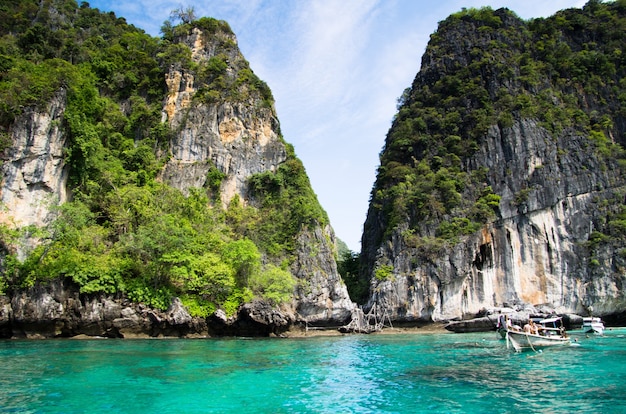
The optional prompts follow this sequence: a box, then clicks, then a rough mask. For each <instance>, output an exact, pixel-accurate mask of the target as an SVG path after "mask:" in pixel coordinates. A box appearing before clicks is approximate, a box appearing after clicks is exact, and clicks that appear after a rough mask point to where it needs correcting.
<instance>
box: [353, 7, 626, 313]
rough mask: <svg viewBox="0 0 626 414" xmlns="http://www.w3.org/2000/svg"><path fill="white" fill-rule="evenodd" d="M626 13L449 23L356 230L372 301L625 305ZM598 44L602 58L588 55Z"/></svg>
mask: <svg viewBox="0 0 626 414" xmlns="http://www.w3.org/2000/svg"><path fill="white" fill-rule="evenodd" d="M625 17H626V16H625V10H624V7H623V6H619V5H617V4H612V5H599V4H597V3H593V4H592V2H590V3H589V4H588V5H587V6H585V8H584V9H582V10H566V11H563V12H560V13H558V14H557V15H556V16H554V17H551V18H549V19H545V20H544V19H539V20H534V21H530V22H524V21H522V20H521V19H519V18H518V17H517V16H515V15H514V14H513V13H512V12H510V11H508V10H504V9H500V10H497V11H493V10H491V9H488V8H486V9H480V10H475V9H472V10H464V11H463V12H459V13H457V14H455V15H453V16H451V17H450V18H448V19H447V20H446V21H444V22H442V23H441V24H440V27H439V29H438V31H437V32H436V33H435V34H433V35H432V36H431V41H430V43H429V45H428V48H427V50H426V54H425V55H424V57H423V60H422V68H421V70H420V72H419V73H418V75H417V77H416V78H415V81H414V83H413V85H412V87H411V88H410V89H407V91H406V92H405V95H403V105H402V107H400V110H399V113H398V115H397V117H396V119H395V120H394V124H393V126H392V128H391V129H390V131H389V134H388V136H387V141H386V144H385V148H384V150H383V152H382V154H381V167H380V168H379V170H378V176H377V182H376V184H375V186H374V189H373V191H372V201H371V205H370V209H369V212H368V216H367V220H366V222H365V231H364V235H363V239H362V245H363V251H362V268H363V269H364V270H363V273H364V277H365V278H366V279H367V280H368V281H369V297H368V306H372V305H373V304H378V305H380V306H382V308H383V309H386V310H387V312H388V313H389V314H390V315H391V316H392V319H395V320H398V321H431V320H434V321H437V320H448V319H456V318H464V317H470V316H474V315H476V314H477V313H478V312H479V311H481V310H482V309H485V308H493V307H502V306H517V307H524V306H527V305H544V306H546V307H548V308H551V309H556V310H557V311H559V312H562V313H566V312H575V313H579V314H587V313H588V312H590V311H593V312H594V313H596V314H599V315H605V316H606V317H610V316H615V315H619V314H622V313H623V312H624V311H625V310H626V295H625V293H624V291H623V289H622V286H623V285H624V282H626V274H625V272H624V269H625V265H626V261H625V260H624V257H623V254H622V253H623V251H624V250H623V249H624V247H626V240H625V238H624V235H623V232H622V231H621V230H620V226H621V224H620V223H621V219H622V214H623V211H624V194H626V179H625V175H624V170H623V157H624V155H623V153H624V151H623V145H624V144H625V143H626V135H625V133H626V118H625V116H624V109H623V108H624V106H623V105H624V102H623V99H621V98H619V96H623V94H624V89H623V86H624V85H623V77H624V75H625V72H624V66H623V63H624V62H623V59H622V58H621V57H620V56H621V54H619V53H618V54H617V55H615V53H617V52H616V49H615V47H618V48H621V46H618V45H619V42H623V41H624V40H626V39H624V34H623V30H622V29H620V28H623V27H624V22H625ZM574 22H575V23H574ZM611 27H613V28H615V31H613V30H612V29H611ZM613 36H615V37H613ZM616 39H621V40H616ZM614 40H615V41H616V42H617V43H614V42H613V41H614ZM591 44H593V45H594V46H595V49H594V50H595V52H594V53H597V55H594V59H597V60H595V61H594V62H595V63H597V62H599V61H600V59H605V60H603V62H604V63H605V64H606V65H607V66H604V64H602V65H601V64H597V65H595V64H591V63H590V62H587V63H585V62H584V58H585V57H589V53H590V52H589V51H590V50H591V49H589V48H590V46H591ZM620 79H622V82H621V84H620ZM620 85H621V86H620ZM602 120H604V121H605V122H604V124H603V123H602Z"/></svg>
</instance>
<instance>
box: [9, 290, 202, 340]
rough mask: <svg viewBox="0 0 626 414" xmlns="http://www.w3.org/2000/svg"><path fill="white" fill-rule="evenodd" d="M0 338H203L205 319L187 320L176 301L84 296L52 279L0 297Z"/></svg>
mask: <svg viewBox="0 0 626 414" xmlns="http://www.w3.org/2000/svg"><path fill="white" fill-rule="evenodd" d="M0 303H2V304H3V308H2V310H3V311H2V312H0V335H1V336H2V337H3V338H11V337H16V338H55V337H72V336H77V335H86V336H97V337H107V338H133V337H160V336H170V337H172V336H173V337H189V336H206V335H207V333H208V331H207V325H206V321H205V320H203V319H199V318H192V317H191V316H190V315H189V313H188V312H187V311H186V310H185V309H184V307H183V306H182V304H181V303H180V301H179V300H178V299H175V300H174V301H173V302H172V305H171V306H170V308H169V309H167V311H165V312H162V311H158V310H154V309H150V308H147V307H146V306H143V305H141V304H136V303H131V302H129V301H127V300H123V299H120V298H114V297H110V296H105V295H94V296H85V295H80V294H79V293H78V289H77V288H76V287H73V286H72V285H71V284H68V283H67V282H65V283H62V282H54V283H52V284H51V285H49V286H46V287H35V288H32V289H29V290H25V291H22V292H19V293H17V294H15V295H14V296H13V297H12V298H11V301H10V303H9V302H8V298H7V297H6V296H4V297H3V302H0Z"/></svg>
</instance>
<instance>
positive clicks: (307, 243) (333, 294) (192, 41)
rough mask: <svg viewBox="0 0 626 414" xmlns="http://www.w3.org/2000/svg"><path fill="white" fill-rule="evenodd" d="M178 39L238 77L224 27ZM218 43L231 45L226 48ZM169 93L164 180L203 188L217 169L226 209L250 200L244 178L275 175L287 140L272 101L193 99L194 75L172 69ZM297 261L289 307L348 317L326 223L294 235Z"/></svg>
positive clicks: (319, 319)
mask: <svg viewBox="0 0 626 414" xmlns="http://www.w3.org/2000/svg"><path fill="white" fill-rule="evenodd" d="M178 41H179V42H180V43H182V44H184V45H186V46H187V47H189V48H190V49H191V50H192V59H193V60H194V61H196V62H207V61H209V60H210V59H211V58H214V57H215V56H216V55H217V54H222V55H223V54H224V53H225V54H226V55H227V59H225V60H227V62H228V67H227V69H226V70H225V71H226V73H227V76H233V77H235V76H237V71H238V70H240V68H241V67H244V66H245V64H244V63H243V62H244V59H243V56H241V54H240V53H239V50H238V49H237V48H236V47H235V46H233V45H236V38H235V36H234V35H233V34H229V33H227V32H218V33H215V34H212V35H211V36H207V35H206V34H205V33H203V32H202V31H201V30H199V29H197V28H196V29H194V30H193V31H192V32H191V33H190V34H189V35H187V36H183V37H181V38H180V39H178ZM223 44H228V45H230V46H229V47H226V48H224V47H223V46H220V45H223ZM167 84H168V89H169V92H168V98H167V101H166V103H165V106H164V109H163V117H164V120H165V121H167V122H168V123H169V125H170V128H171V129H172V130H173V131H176V132H175V134H174V137H173V138H172V140H171V143H170V152H171V154H172V156H171V157H170V159H169V161H168V163H167V165H166V166H165V169H164V171H163V173H162V178H163V180H165V181H166V182H168V183H169V184H171V185H172V186H174V187H176V188H179V189H181V190H183V191H186V190H187V189H189V188H192V187H196V188H197V187H205V186H207V175H208V173H209V171H210V170H212V169H216V170H217V171H219V172H220V173H222V174H223V177H224V178H223V179H222V181H221V183H220V188H219V194H220V200H221V202H222V204H223V206H224V207H227V206H228V205H229V203H230V201H231V200H232V199H233V197H235V196H237V197H238V199H239V200H241V201H242V202H243V203H244V204H248V203H249V202H250V194H249V188H248V179H249V178H250V177H251V176H252V175H254V174H259V173H263V172H275V171H276V170H277V168H278V167H279V166H280V164H282V163H284V162H285V161H286V160H287V151H286V147H285V146H286V144H285V142H284V141H283V139H282V137H281V134H280V124H279V122H278V119H277V117H276V114H275V109H274V107H273V106H267V102H265V103H264V102H262V100H263V97H262V96H260V95H258V94H254V93H249V92H250V91H247V90H246V91H243V92H241V93H240V95H243V96H247V98H245V99H244V100H243V101H241V100H220V101H217V102H211V101H203V100H201V99H194V96H195V95H196V94H198V93H199V92H198V90H199V86H198V84H197V80H196V79H195V78H194V75H193V74H192V73H190V72H189V71H186V70H185V69H184V68H181V67H178V66H173V67H171V68H170V72H169V74H168V75H167ZM296 240H297V242H296V245H297V248H296V252H295V256H296V259H295V260H294V264H293V265H292V267H291V270H292V273H293V275H294V276H295V277H296V278H297V279H298V287H297V289H296V292H295V293H296V297H295V300H294V302H293V306H294V307H295V309H296V313H297V315H298V317H299V318H301V319H303V320H304V321H306V322H307V323H311V324H320V325H340V324H342V323H344V322H345V321H346V320H348V319H349V318H350V315H351V312H352V310H353V309H354V304H353V303H352V301H351V300H350V297H349V295H348V291H347V288H346V286H345V285H344V284H343V282H342V280H341V277H340V276H339V273H338V272H337V265H336V261H335V235H334V232H333V229H332V228H331V227H330V226H325V227H322V226H320V225H317V226H314V227H312V228H303V229H302V230H301V233H300V234H299V235H297V236H296Z"/></svg>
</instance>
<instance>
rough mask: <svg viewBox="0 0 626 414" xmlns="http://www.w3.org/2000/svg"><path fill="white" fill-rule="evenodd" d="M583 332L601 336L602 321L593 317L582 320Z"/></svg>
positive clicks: (602, 331) (602, 329) (602, 330)
mask: <svg viewBox="0 0 626 414" xmlns="http://www.w3.org/2000/svg"><path fill="white" fill-rule="evenodd" d="M583 332H584V333H594V334H597V335H602V334H603V333H604V323H603V322H602V319H600V318H597V317H593V316H589V317H585V318H583Z"/></svg>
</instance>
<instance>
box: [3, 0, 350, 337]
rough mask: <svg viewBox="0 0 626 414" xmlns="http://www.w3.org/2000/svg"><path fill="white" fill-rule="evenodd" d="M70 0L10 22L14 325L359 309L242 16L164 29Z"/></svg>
mask: <svg viewBox="0 0 626 414" xmlns="http://www.w3.org/2000/svg"><path fill="white" fill-rule="evenodd" d="M61 3H62V2H58V1H57V0H45V1H43V2H38V1H31V0H27V1H26V2H22V3H20V4H16V5H14V6H12V7H14V8H15V10H13V11H12V13H13V14H14V15H16V16H23V17H24V18H23V19H22V18H20V19H18V21H16V22H15V24H14V25H9V26H8V27H7V26H6V25H0V32H1V35H2V36H3V37H2V39H0V43H1V45H0V46H2V50H3V51H6V53H7V54H6V55H4V54H3V55H2V59H1V62H0V64H1V65H2V73H1V74H0V101H2V103H3V104H2V105H0V147H2V166H1V172H2V185H1V187H0V201H1V203H2V209H1V211H0V226H1V229H0V270H1V271H2V275H1V276H2V277H0V336H2V337H7V336H25V337H37V336H43V337H49V336H74V335H80V334H85V335H96V336H109V337H128V336H137V335H140V336H162V335H165V336H193V335H199V336H204V335H211V334H217V335H220V334H228V335H242V334H245V335H269V334H280V333H282V332H284V331H285V330H288V329H289V328H291V327H293V325H294V324H307V323H308V324H315V325H337V324H340V323H343V322H344V321H346V320H347V319H349V317H350V315H351V312H352V310H353V308H354V304H353V303H352V302H351V300H350V298H349V296H348V292H347V289H346V286H345V285H344V283H343V282H342V280H341V278H340V277H339V274H338V272H337V266H336V262H335V255H336V249H335V236H334V232H333V230H332V227H331V226H330V223H329V222H328V218H327V216H326V213H325V212H324V211H323V209H322V208H321V206H320V205H319V202H318V201H317V198H316V196H315V194H314V193H313V190H312V188H311V186H310V183H309V181H308V177H307V176H306V172H305V170H304V167H303V166H302V163H301V161H300V160H299V159H297V157H296V156H295V151H294V149H293V147H292V146H291V145H289V144H287V143H286V142H285V140H284V139H283V137H282V135H281V132H280V125H279V121H278V119H277V116H276V112H275V109H274V102H273V97H272V95H271V91H270V90H269V87H268V86H267V85H266V84H265V83H264V82H263V81H261V80H260V79H259V78H258V77H257V76H256V75H255V74H254V73H253V71H252V70H251V68H250V67H249V64H248V62H247V61H246V60H245V59H244V57H243V56H242V54H241V52H240V51H239V48H238V46H237V40H236V37H235V35H234V34H233V33H232V31H231V30H230V28H229V27H228V24H227V23H226V22H222V21H218V20H215V19H210V18H202V19H198V20H195V21H193V22H184V23H183V24H181V25H179V26H177V27H170V29H169V31H167V33H165V34H164V37H163V39H154V38H151V37H150V36H148V35H146V34H145V33H143V32H142V31H141V30H139V29H137V28H134V27H132V26H130V25H127V24H126V22H125V21H124V20H123V19H117V18H116V17H115V15H113V14H112V13H107V14H103V13H99V12H98V11H97V10H91V9H90V8H89V7H88V5H86V4H85V5H82V6H81V7H78V6H75V7H74V10H71V12H70V9H72V7H73V6H72V5H66V4H61ZM44 6H45V7H44ZM61 6H63V7H61ZM65 6H67V7H65ZM64 13H65V14H64ZM59 16H61V17H59ZM77 29H80V30H77ZM42 33H43V35H41V34H42ZM105 38H106V41H105V40H104V39H105ZM49 39H53V40H54V41H53V42H51V41H49ZM3 53H4V52H3ZM179 190H180V191H179ZM292 202H293V204H291V203H292Z"/></svg>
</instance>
